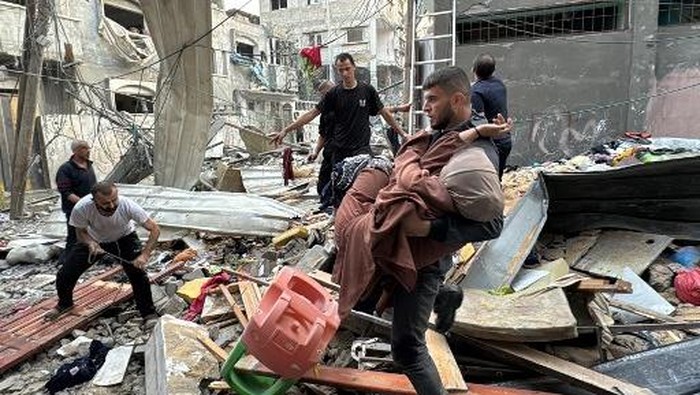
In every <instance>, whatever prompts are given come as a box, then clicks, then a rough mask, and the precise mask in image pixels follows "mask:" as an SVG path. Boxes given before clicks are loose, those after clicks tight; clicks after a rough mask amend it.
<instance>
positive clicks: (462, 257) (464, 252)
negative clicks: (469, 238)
mask: <svg viewBox="0 0 700 395" xmlns="http://www.w3.org/2000/svg"><path fill="white" fill-rule="evenodd" d="M475 252H476V250H475V249H474V246H473V245H472V243H468V244H466V245H465V246H464V247H462V248H461V249H460V250H459V263H463V262H466V261H468V260H469V259H471V257H472V256H473V255H474V253H475Z"/></svg>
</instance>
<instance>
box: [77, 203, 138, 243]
mask: <svg viewBox="0 0 700 395" xmlns="http://www.w3.org/2000/svg"><path fill="white" fill-rule="evenodd" d="M149 219H150V217H149V216H148V213H146V211H145V210H144V209H142V208H141V206H139V205H138V204H136V202H134V201H133V200H131V199H129V198H128V197H126V196H119V205H118V206H117V210H116V211H115V212H114V214H112V215H111V216H109V217H107V216H104V215H102V214H100V212H99V211H97V206H95V202H94V201H93V200H92V195H87V196H85V197H83V198H82V199H80V200H79V201H78V203H76V205H75V207H74V208H73V213H72V214H71V216H70V222H69V223H70V225H71V226H75V227H76V228H83V229H85V228H87V231H88V234H89V235H90V237H92V238H93V239H95V241H97V242H98V243H111V242H114V241H117V240H119V239H121V238H122V237H124V236H126V235H128V234H129V233H131V232H133V231H134V230H135V229H136V227H135V225H134V223H136V224H139V225H143V224H144V223H146V221H148V220H149Z"/></svg>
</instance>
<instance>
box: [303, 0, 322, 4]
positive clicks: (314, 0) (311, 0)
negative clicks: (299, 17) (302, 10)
mask: <svg viewBox="0 0 700 395" xmlns="http://www.w3.org/2000/svg"><path fill="white" fill-rule="evenodd" d="M306 4H307V5H312V4H321V0H306Z"/></svg>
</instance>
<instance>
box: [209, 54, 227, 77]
mask: <svg viewBox="0 0 700 395" xmlns="http://www.w3.org/2000/svg"><path fill="white" fill-rule="evenodd" d="M228 61H229V60H228V52H226V51H221V50H218V49H214V50H212V60H211V62H212V63H211V73H212V74H214V75H228Z"/></svg>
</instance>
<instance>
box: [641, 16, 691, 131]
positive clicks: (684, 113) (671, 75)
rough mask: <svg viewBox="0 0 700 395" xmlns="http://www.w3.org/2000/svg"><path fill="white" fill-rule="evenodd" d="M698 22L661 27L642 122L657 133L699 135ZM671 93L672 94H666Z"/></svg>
mask: <svg viewBox="0 0 700 395" xmlns="http://www.w3.org/2000/svg"><path fill="white" fill-rule="evenodd" d="M699 29H700V25H681V26H673V27H661V28H660V30H659V32H658V34H657V39H658V43H657V45H656V81H655V87H654V90H653V94H655V95H659V96H656V97H654V98H653V99H652V100H651V101H650V102H649V105H648V108H647V112H646V113H647V114H646V115H647V117H646V123H647V128H648V130H649V131H651V132H652V134H654V135H658V136H671V137H688V138H700V111H698V102H699V99H700V30H699ZM669 92H672V93H669Z"/></svg>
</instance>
